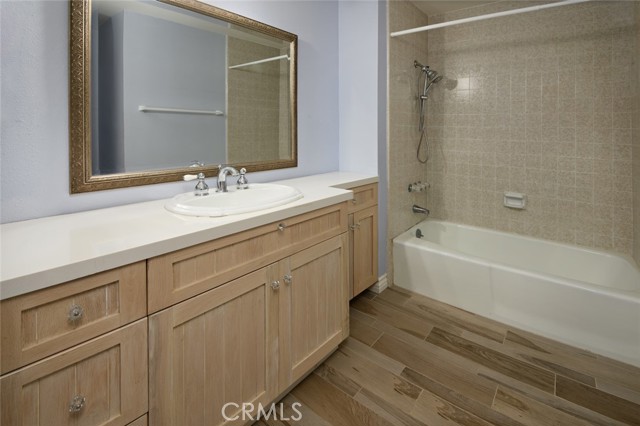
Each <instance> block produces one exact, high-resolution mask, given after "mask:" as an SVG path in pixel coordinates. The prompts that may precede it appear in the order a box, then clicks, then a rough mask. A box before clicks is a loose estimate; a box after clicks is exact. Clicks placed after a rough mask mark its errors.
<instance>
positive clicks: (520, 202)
mask: <svg viewBox="0 0 640 426" xmlns="http://www.w3.org/2000/svg"><path fill="white" fill-rule="evenodd" d="M526 205H527V196H526V195H525V194H520V193H519V192H505V193H504V206H505V207H509V208H510V209H520V210H522V209H524V208H525V206H526Z"/></svg>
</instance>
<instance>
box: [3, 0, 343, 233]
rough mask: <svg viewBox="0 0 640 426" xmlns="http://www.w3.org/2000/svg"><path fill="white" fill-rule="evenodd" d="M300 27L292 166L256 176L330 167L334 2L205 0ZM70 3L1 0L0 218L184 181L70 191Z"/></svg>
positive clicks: (179, 188)
mask: <svg viewBox="0 0 640 426" xmlns="http://www.w3.org/2000/svg"><path fill="white" fill-rule="evenodd" d="M210 3H212V4H214V5H215V6H219V7H222V8H225V9H227V10H231V11H233V12H236V13H239V14H241V15H245V16H248V17H250V18H253V19H256V20H258V21H262V22H268V23H269V24H271V25H274V26H276V27H278V28H281V29H284V30H286V31H289V32H292V33H295V34H297V35H298V37H299V65H298V148H299V163H298V164H299V165H298V167H297V168H292V169H285V170H277V171H272V172H263V173H256V174H254V175H253V176H252V180H253V181H254V182H261V181H269V180H277V179H285V178H290V177H295V176H303V175H308V174H314V173H323V172H329V171H333V170H337V169H338V164H339V153H338V152H339V119H338V117H339V107H338V106H339V101H338V2H335V1H303V2H300V1H268V2H265V1H242V2H238V1H211V2H210ZM68 15H69V9H68V2H67V1H63V0H50V1H23V2H0V20H1V21H0V22H1V25H0V28H2V39H1V45H0V50H1V51H2V61H1V63H0V78H1V95H0V110H1V112H2V117H1V120H2V130H1V136H0V137H1V146H0V150H1V155H0V207H1V209H0V221H1V222H3V223H6V222H14V221H19V220H26V219H31V218H37V217H43V216H51V215H57V214H63V213H70V212H77V211H83V210H91V209H98V208H103V207H109V206H115V205H122V204H129V203H136V202H141V201H146V200H153V199H160V198H168V197H171V196H173V195H175V194H176V193H179V192H183V191H188V190H189V189H190V187H191V186H192V185H191V184H189V183H182V182H176V183H168V184H159V185H150V186H142V187H136V188H125V189H117V190H109V191H99V192H94V193H88V194H76V195H70V194H69V177H68V176H69V173H68V167H69V160H68V158H69V157H68V144H69V137H68V133H69V129H68V91H69V86H68V80H69V78H68V73H69V66H68V62H69V51H68V37H69V33H68V32H69V30H68V26H69V18H68Z"/></svg>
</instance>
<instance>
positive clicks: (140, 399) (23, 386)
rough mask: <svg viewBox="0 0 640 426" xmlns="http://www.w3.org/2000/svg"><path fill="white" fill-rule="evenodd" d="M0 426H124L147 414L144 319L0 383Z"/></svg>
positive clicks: (145, 330)
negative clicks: (0, 407) (1, 425)
mask: <svg viewBox="0 0 640 426" xmlns="http://www.w3.org/2000/svg"><path fill="white" fill-rule="evenodd" d="M0 390H1V391H2V396H1V398H2V417H1V420H2V424H3V425H5V426H9V425H24V426H27V425H28V426H37V425H42V426H48V425H76V424H82V425H105V426H106V425H114V426H115V425H126V424H127V423H129V422H132V421H134V420H136V419H137V418H138V417H140V416H142V415H144V414H145V413H146V412H147V400H148V398H147V319H146V318H145V319H142V320H139V321H137V322H135V323H133V324H130V325H128V326H126V327H123V328H121V329H118V330H116V331H112V332H110V333H107V334H105V335H103V336H101V337H98V338H96V339H93V340H90V341H88V342H85V343H82V344H80V345H78V346H76V347H73V348H71V349H68V350H66V351H64V352H61V353H59V354H56V355H54V356H51V357H49V358H46V359H44V360H42V361H40V362H36V363H34V364H31V365H29V366H27V367H25V368H23V369H20V370H18V371H15V372H13V373H10V374H7V375H5V376H3V377H2V379H0Z"/></svg>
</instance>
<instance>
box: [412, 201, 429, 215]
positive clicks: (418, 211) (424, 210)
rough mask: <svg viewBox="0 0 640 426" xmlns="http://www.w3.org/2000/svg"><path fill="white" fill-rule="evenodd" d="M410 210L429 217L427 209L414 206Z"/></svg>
mask: <svg viewBox="0 0 640 426" xmlns="http://www.w3.org/2000/svg"><path fill="white" fill-rule="evenodd" d="M411 210H412V211H413V212H414V213H421V214H426V215H427V216H429V209H425V208H424V207H420V206H419V205H417V204H414V205H413V207H411Z"/></svg>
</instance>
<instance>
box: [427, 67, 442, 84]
mask: <svg viewBox="0 0 640 426" xmlns="http://www.w3.org/2000/svg"><path fill="white" fill-rule="evenodd" d="M422 71H424V73H425V74H427V78H428V79H429V80H432V81H434V82H435V79H436V78H438V77H440V78H442V77H441V76H439V75H438V72H437V71H434V70H430V69H429V67H425V68H423V69H422ZM438 81H439V80H438Z"/></svg>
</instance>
